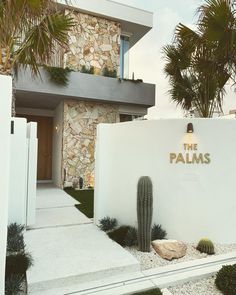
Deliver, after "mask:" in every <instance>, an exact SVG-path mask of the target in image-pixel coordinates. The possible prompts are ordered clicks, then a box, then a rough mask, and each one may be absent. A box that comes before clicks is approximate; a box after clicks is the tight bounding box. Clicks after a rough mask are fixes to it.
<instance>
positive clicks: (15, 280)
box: [5, 275, 25, 295]
mask: <svg viewBox="0 0 236 295" xmlns="http://www.w3.org/2000/svg"><path fill="white" fill-rule="evenodd" d="M24 279H25V278H24V276H23V275H11V276H10V277H8V278H7V279H6V281H5V295H17V294H19V293H20V292H23V284H24Z"/></svg>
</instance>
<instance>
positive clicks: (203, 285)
mask: <svg viewBox="0 0 236 295" xmlns="http://www.w3.org/2000/svg"><path fill="white" fill-rule="evenodd" d="M168 290H169V291H170V292H171V294H172V295H200V294H202V295H203V294H204V295H222V293H221V292H220V291H219V290H217V288H216V286H215V276H214V277H210V278H206V279H203V280H199V281H191V282H188V283H185V284H182V285H177V286H175V287H171V288H168Z"/></svg>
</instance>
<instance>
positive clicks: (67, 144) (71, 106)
mask: <svg viewBox="0 0 236 295" xmlns="http://www.w3.org/2000/svg"><path fill="white" fill-rule="evenodd" d="M118 120H119V113H118V107H117V106H115V105H111V104H99V103H93V102H85V101H77V100H68V101H65V102H64V128H63V129H64V131H63V170H64V171H65V174H66V181H68V182H73V179H75V178H77V179H78V178H79V177H82V178H83V180H84V184H85V186H86V187H88V186H93V185H94V164H95V160H94V151H95V140H96V129H97V125H98V124H99V123H115V122H117V121H118Z"/></svg>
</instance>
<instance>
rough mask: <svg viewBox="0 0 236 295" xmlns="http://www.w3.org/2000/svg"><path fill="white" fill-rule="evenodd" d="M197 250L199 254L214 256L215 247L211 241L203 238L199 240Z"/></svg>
mask: <svg viewBox="0 0 236 295" xmlns="http://www.w3.org/2000/svg"><path fill="white" fill-rule="evenodd" d="M197 250H198V251H200V252H201V253H206V254H208V255H213V254H215V247H214V244H213V243H212V241H211V240H209V239H207V238H204V239H201V240H200V241H199V243H198V245H197Z"/></svg>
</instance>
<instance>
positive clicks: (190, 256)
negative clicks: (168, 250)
mask: <svg viewBox="0 0 236 295" xmlns="http://www.w3.org/2000/svg"><path fill="white" fill-rule="evenodd" d="M185 244H186V245H187V253H186V255H185V256H184V257H182V258H180V259H173V260H172V261H168V260H166V259H163V258H161V257H160V256H159V255H158V254H157V253H156V252H155V250H154V249H153V248H151V252H150V253H143V252H140V251H138V250H137V248H134V247H132V248H128V247H126V250H128V251H129V252H130V253H131V254H132V255H133V256H134V257H135V258H136V259H137V260H138V261H139V262H140V264H141V269H142V270H145V269H150V268H155V267H158V266H164V265H170V264H176V263H179V262H184V261H190V260H194V259H199V258H206V257H208V256H209V255H207V254H204V253H200V252H199V251H197V250H196V248H195V247H196V245H195V244H193V243H185ZM232 251H236V244H225V245H223V244H215V252H216V254H215V255H219V254H225V253H229V252H232ZM211 256H212V255H211Z"/></svg>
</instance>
